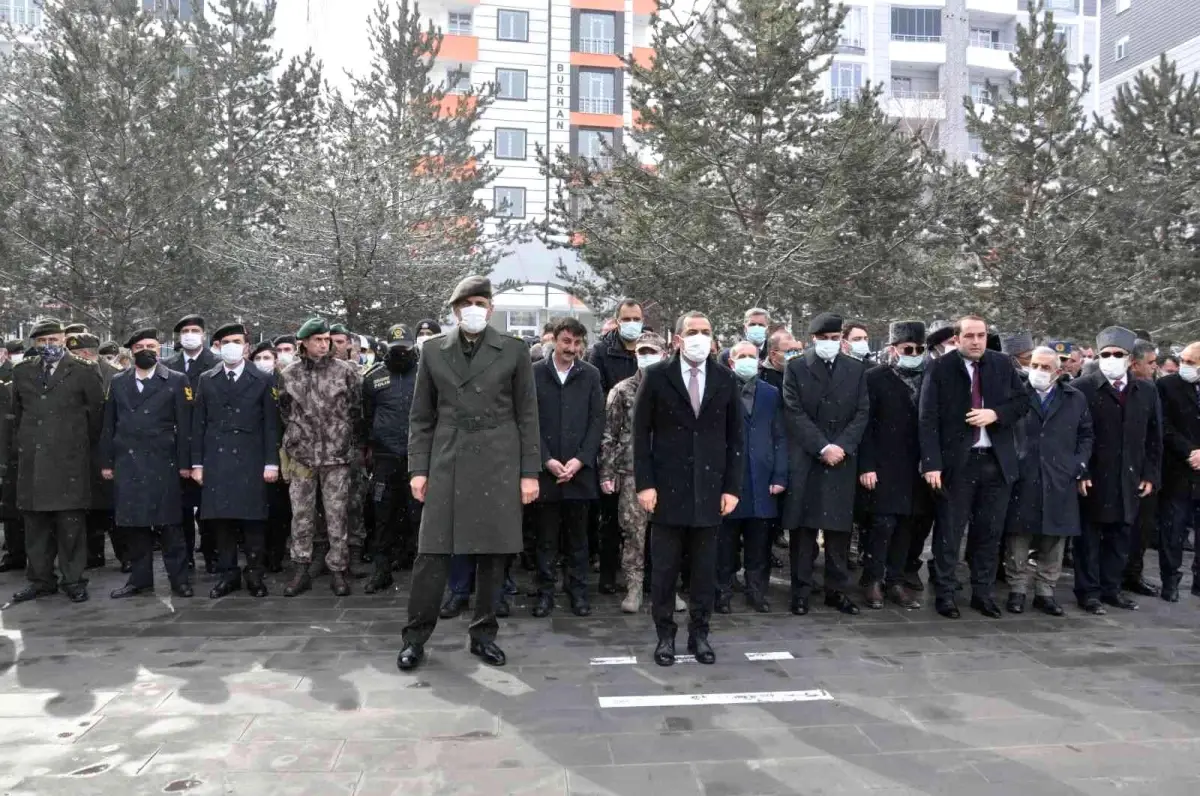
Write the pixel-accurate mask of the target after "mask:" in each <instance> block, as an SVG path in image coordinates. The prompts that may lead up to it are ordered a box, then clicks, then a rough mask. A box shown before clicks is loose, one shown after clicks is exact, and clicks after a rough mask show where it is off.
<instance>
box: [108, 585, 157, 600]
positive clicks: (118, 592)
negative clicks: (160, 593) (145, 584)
mask: <svg viewBox="0 0 1200 796" xmlns="http://www.w3.org/2000/svg"><path fill="white" fill-rule="evenodd" d="M153 591H154V589H153V588H142V587H141V586H130V585H129V584H128V583H126V584H125V585H124V586H122V587H121V588H119V589H115V590H114V591H113V592H112V593H111V594H109V595H108V596H109V597H111V598H113V599H114V600H123V599H125V598H126V597H136V596H138V595H139V594H146V593H148V592H153Z"/></svg>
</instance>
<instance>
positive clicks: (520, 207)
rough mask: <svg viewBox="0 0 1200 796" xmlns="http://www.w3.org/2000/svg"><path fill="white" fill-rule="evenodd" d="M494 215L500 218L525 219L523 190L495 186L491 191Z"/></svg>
mask: <svg viewBox="0 0 1200 796" xmlns="http://www.w3.org/2000/svg"><path fill="white" fill-rule="evenodd" d="M492 203H493V205H494V206H495V211H494V212H495V214H496V215H497V216H501V217H502V218H524V217H525V189H524V188H505V187H501V186H499V185H497V186H496V187H495V188H493V189H492Z"/></svg>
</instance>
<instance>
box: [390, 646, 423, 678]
mask: <svg viewBox="0 0 1200 796" xmlns="http://www.w3.org/2000/svg"><path fill="white" fill-rule="evenodd" d="M423 660H425V648H424V647H422V646H421V645H420V644H405V645H404V649H402V650H400V654H399V655H397V656H396V668H398V669H399V670H400V671H402V672H411V671H412V670H413V669H415V668H417V667H418V666H420V665H421V661H423Z"/></svg>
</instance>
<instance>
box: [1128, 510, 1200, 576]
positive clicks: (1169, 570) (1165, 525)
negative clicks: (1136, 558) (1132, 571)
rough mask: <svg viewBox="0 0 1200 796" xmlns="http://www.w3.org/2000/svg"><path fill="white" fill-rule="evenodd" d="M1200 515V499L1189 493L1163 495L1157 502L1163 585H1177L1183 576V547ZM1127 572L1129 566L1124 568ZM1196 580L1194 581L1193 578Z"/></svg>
mask: <svg viewBox="0 0 1200 796" xmlns="http://www.w3.org/2000/svg"><path fill="white" fill-rule="evenodd" d="M1197 518H1200V500H1193V499H1192V496H1191V495H1190V494H1188V495H1179V496H1174V495H1171V496H1164V497H1163V498H1162V500H1160V501H1159V503H1158V571H1159V574H1160V576H1161V577H1162V583H1163V588H1169V587H1171V588H1178V587H1179V581H1180V580H1181V579H1182V578H1183V573H1182V572H1181V570H1182V569H1183V547H1184V543H1185V542H1187V538H1188V531H1189V530H1190V529H1192V528H1195V527H1197V526H1196V520H1197ZM1125 570H1126V572H1128V571H1129V568H1128V567H1126V568H1125ZM1193 582H1194V581H1193Z"/></svg>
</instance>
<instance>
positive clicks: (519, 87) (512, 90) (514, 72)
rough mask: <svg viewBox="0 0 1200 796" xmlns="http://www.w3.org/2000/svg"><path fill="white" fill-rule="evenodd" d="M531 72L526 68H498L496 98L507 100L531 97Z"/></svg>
mask: <svg viewBox="0 0 1200 796" xmlns="http://www.w3.org/2000/svg"><path fill="white" fill-rule="evenodd" d="M528 85H529V72H527V71H525V70H524V69H497V70H496V86H497V91H496V98H497V99H506V100H524V99H529V95H528V92H527V88H528Z"/></svg>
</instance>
